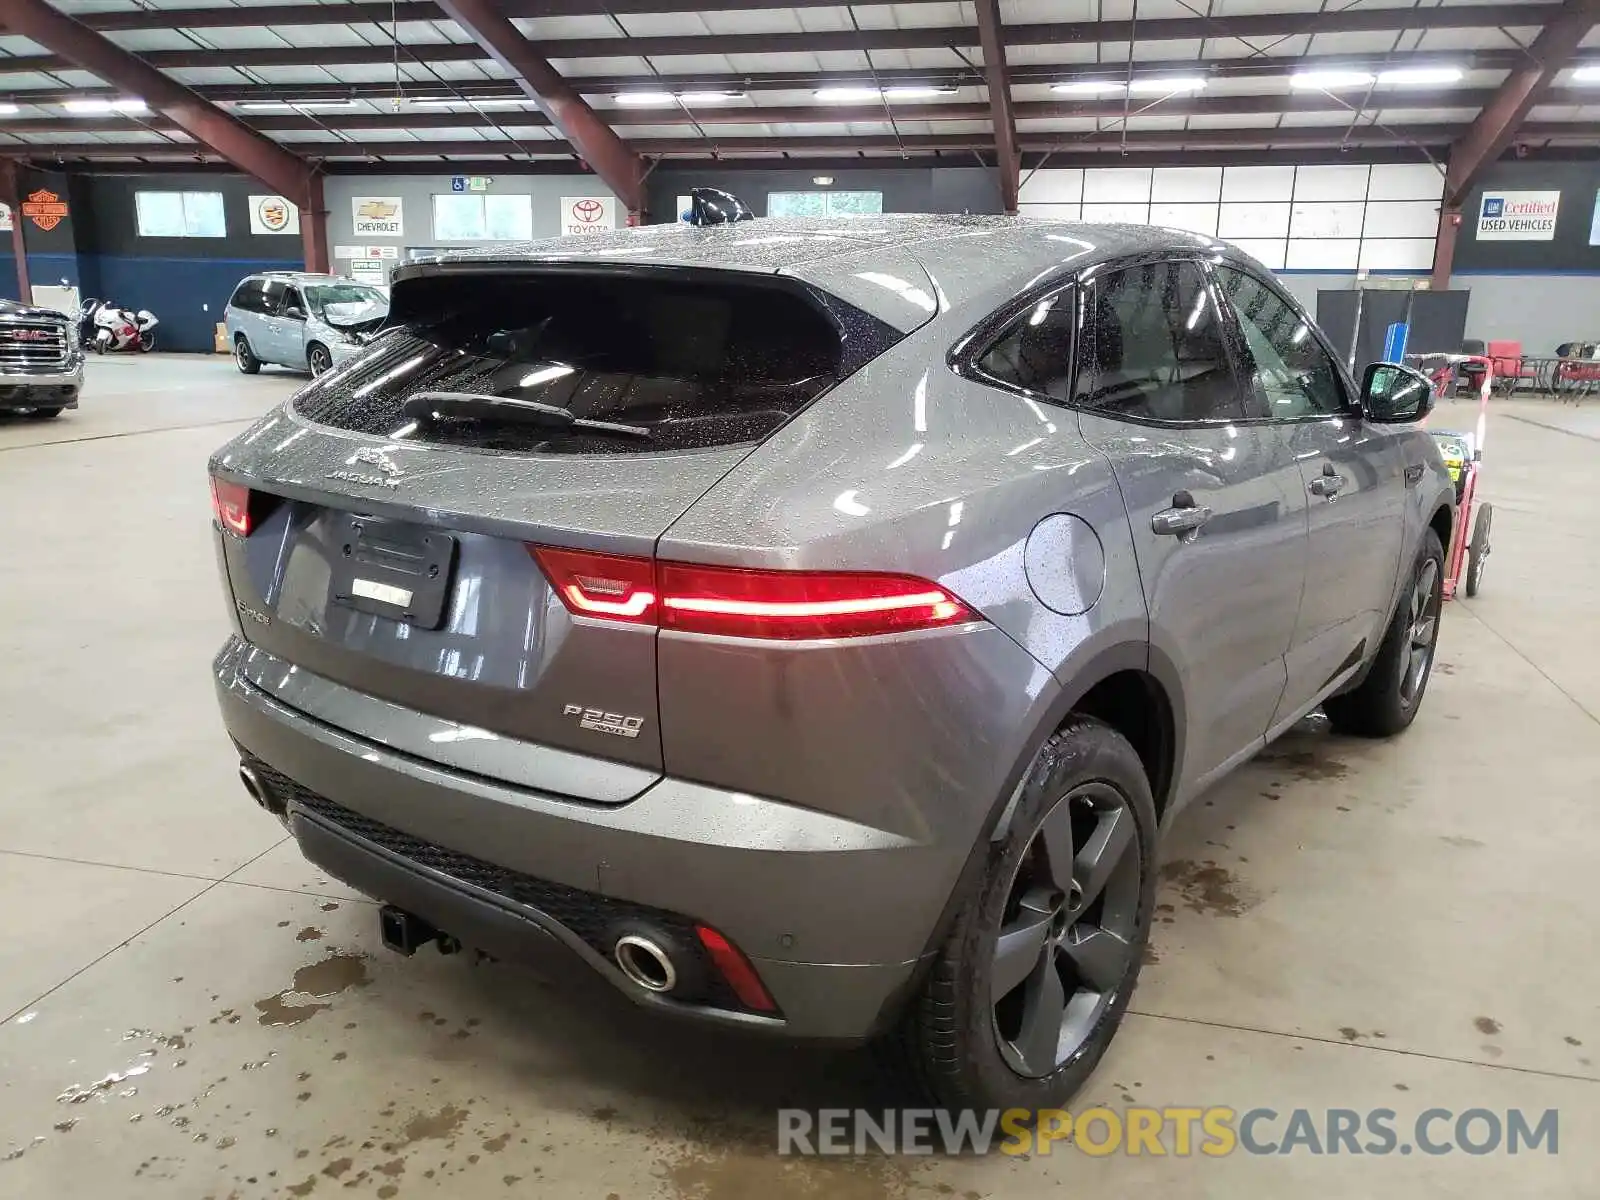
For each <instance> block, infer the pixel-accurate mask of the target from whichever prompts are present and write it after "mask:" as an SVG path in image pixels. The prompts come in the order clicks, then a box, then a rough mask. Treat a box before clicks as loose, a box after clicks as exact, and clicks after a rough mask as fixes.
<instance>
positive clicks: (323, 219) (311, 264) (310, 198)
mask: <svg viewBox="0 0 1600 1200" xmlns="http://www.w3.org/2000/svg"><path fill="white" fill-rule="evenodd" d="M299 207H300V243H301V248H302V251H303V253H304V256H305V260H306V270H308V271H315V272H316V273H318V274H320V275H326V274H327V273H328V254H329V250H328V206H327V204H326V202H325V201H324V200H323V198H322V175H321V173H320V172H316V171H313V172H312V174H311V178H310V179H309V181H308V182H307V183H306V194H305V198H304V199H303V200H301V201H300V202H299Z"/></svg>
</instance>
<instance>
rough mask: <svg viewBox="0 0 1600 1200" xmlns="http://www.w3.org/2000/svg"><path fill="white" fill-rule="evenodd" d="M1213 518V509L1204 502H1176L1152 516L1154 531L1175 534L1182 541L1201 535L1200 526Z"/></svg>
mask: <svg viewBox="0 0 1600 1200" xmlns="http://www.w3.org/2000/svg"><path fill="white" fill-rule="evenodd" d="M1209 520H1211V509H1210V508H1209V507H1207V506H1206V505H1204V504H1195V503H1194V502H1193V501H1190V503H1188V504H1175V505H1173V506H1172V507H1171V508H1163V509H1162V510H1161V511H1160V512H1158V513H1156V514H1155V515H1154V516H1153V517H1151V518H1150V529H1151V531H1152V532H1153V533H1160V534H1175V535H1176V536H1177V537H1178V539H1179V540H1180V541H1190V540H1192V539H1193V538H1194V537H1196V536H1198V535H1199V532H1200V526H1202V525H1204V524H1205V523H1206V522H1207V521H1209Z"/></svg>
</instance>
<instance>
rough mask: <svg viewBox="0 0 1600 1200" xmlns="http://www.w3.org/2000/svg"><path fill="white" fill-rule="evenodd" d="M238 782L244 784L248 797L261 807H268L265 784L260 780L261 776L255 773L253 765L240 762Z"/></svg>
mask: <svg viewBox="0 0 1600 1200" xmlns="http://www.w3.org/2000/svg"><path fill="white" fill-rule="evenodd" d="M239 782H240V783H242V784H244V790H245V791H247V792H249V793H250V799H252V800H254V801H255V802H256V803H257V804H259V805H261V807H262V808H266V807H268V805H267V788H266V785H265V784H263V783H262V782H261V776H260V775H258V774H256V770H255V768H254V767H249V766H246V765H245V764H244V763H240V764H239Z"/></svg>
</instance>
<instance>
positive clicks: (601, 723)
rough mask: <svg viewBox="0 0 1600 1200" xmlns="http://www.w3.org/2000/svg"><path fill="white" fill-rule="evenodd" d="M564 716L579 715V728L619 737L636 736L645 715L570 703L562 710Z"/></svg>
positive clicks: (642, 724)
mask: <svg viewBox="0 0 1600 1200" xmlns="http://www.w3.org/2000/svg"><path fill="white" fill-rule="evenodd" d="M561 715H562V716H564V717H577V718H578V728H579V729H589V730H593V731H594V732H595V733H609V734H614V735H615V736H617V737H625V738H636V737H638V736H639V730H640V729H641V728H643V726H644V718H643V717H629V716H625V715H623V714H622V713H613V712H605V711H603V710H602V709H598V708H585V707H584V706H583V705H581V704H568V705H567V706H565V707H564V708H563V709H562V710H561Z"/></svg>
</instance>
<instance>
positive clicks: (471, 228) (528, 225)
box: [433, 193, 533, 242]
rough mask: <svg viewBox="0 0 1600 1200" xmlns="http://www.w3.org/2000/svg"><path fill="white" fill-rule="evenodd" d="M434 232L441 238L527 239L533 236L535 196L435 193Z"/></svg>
mask: <svg viewBox="0 0 1600 1200" xmlns="http://www.w3.org/2000/svg"><path fill="white" fill-rule="evenodd" d="M433 236H434V238H435V239H437V240H438V241H441V242H518V241H521V242H525V241H528V240H529V239H531V238H532V237H533V197H532V196H482V195H480V196H470V195H469V196H460V195H455V194H454V193H447V194H445V195H442V196H435V197H434V198H433Z"/></svg>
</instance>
